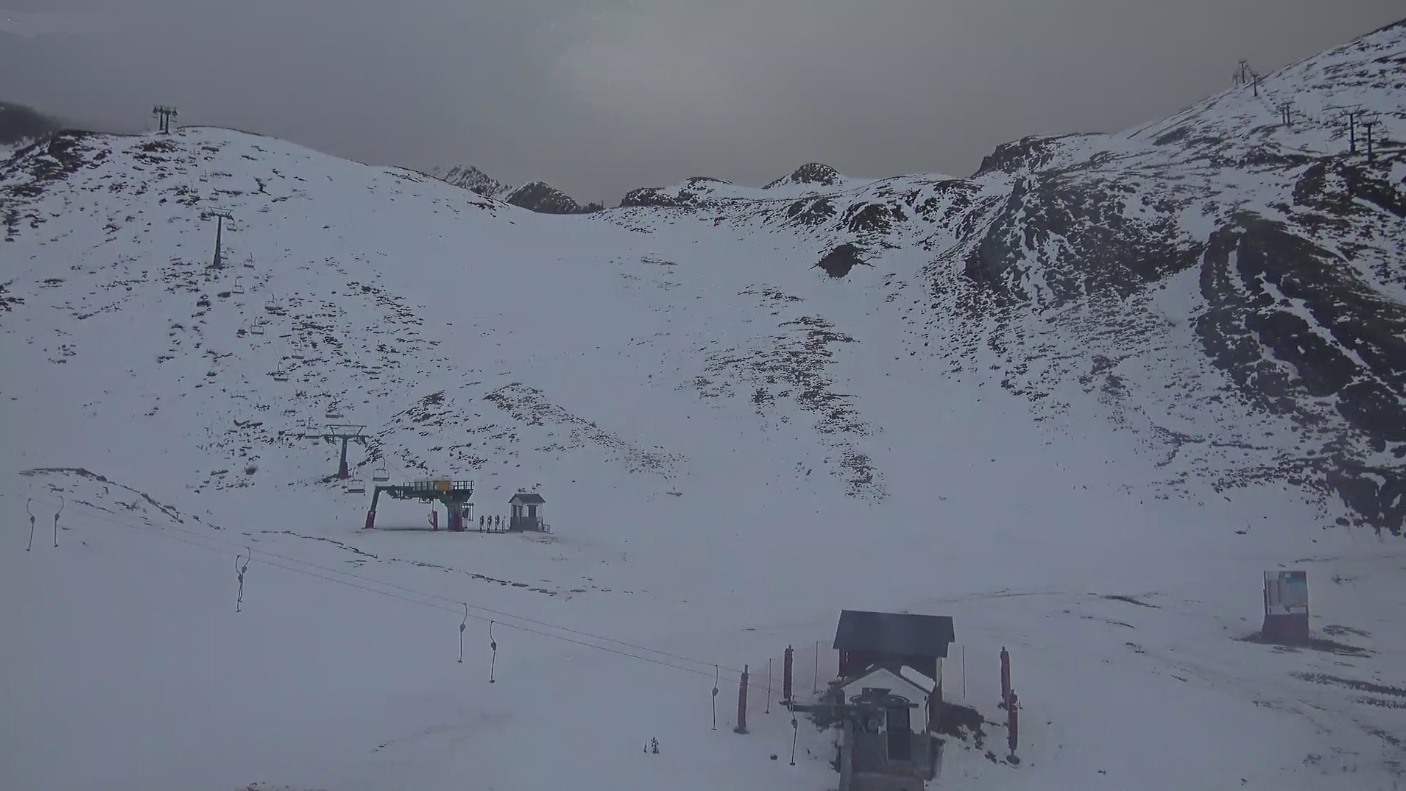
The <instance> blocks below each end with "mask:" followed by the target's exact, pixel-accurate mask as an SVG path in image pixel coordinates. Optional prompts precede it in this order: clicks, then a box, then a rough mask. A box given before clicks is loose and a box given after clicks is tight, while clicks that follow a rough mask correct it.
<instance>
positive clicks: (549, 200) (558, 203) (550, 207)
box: [429, 165, 603, 214]
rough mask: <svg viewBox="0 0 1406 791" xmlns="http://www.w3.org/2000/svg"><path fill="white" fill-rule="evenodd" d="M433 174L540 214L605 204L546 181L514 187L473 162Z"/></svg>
mask: <svg viewBox="0 0 1406 791" xmlns="http://www.w3.org/2000/svg"><path fill="white" fill-rule="evenodd" d="M429 175H431V176H434V177H435V178H437V179H439V180H441V181H443V182H445V183H447V184H453V185H454V186H456V187H462V188H463V189H466V190H469V191H471V192H475V193H478V194H479V195H482V196H484V197H485V198H496V199H498V200H501V201H503V202H504V203H511V204H512V205H514V206H517V207H519V208H523V209H527V210H528V211H534V212H537V213H538V214H585V213H588V212H593V211H599V210H600V209H601V208H603V207H602V206H601V205H600V204H597V203H592V204H587V205H585V206H582V205H581V204H579V203H577V202H576V201H575V200H574V199H573V198H572V197H571V196H570V195H567V194H566V193H565V192H562V191H561V190H559V189H557V188H556V187H553V186H552V185H550V184H548V183H546V182H543V181H530V182H528V183H526V184H524V185H522V186H521V187H510V186H508V185H506V184H504V183H502V182H501V181H498V180H497V179H495V178H493V177H492V176H490V175H488V174H487V173H484V172H483V171H482V170H479V169H478V168H476V167H474V166H473V165H455V166H453V167H442V168H434V169H432V170H430V172H429Z"/></svg>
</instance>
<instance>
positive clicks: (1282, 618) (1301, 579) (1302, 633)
mask: <svg viewBox="0 0 1406 791" xmlns="http://www.w3.org/2000/svg"><path fill="white" fill-rule="evenodd" d="M1261 636H1262V637H1263V638H1264V639H1265V640H1266V641H1267V642H1271V643H1305V642H1308V639H1309V637H1308V572H1306V571H1266V572H1265V573H1264V627H1263V629H1262V630H1261Z"/></svg>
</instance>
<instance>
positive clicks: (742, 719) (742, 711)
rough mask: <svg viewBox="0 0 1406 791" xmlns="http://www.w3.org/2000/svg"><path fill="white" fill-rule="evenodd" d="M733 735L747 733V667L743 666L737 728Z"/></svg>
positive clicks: (738, 687) (739, 690)
mask: <svg viewBox="0 0 1406 791" xmlns="http://www.w3.org/2000/svg"><path fill="white" fill-rule="evenodd" d="M732 732H733V733H746V732H747V666H746V665H743V666H742V683H741V684H739V685H738V686H737V727H736V728H733V729H732Z"/></svg>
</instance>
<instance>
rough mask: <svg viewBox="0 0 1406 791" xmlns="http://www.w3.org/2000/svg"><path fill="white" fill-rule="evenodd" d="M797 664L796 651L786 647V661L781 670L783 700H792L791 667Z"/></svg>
mask: <svg viewBox="0 0 1406 791" xmlns="http://www.w3.org/2000/svg"><path fill="white" fill-rule="evenodd" d="M794 662H795V651H794V650H793V649H792V648H791V646H789V645H788V646H786V660H785V664H784V665H783V666H782V668H781V699H782V700H790V699H791V666H792V665H793V664H794Z"/></svg>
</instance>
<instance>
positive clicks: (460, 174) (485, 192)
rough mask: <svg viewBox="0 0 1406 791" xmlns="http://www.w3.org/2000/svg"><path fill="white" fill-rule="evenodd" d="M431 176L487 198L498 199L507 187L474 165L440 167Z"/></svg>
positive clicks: (432, 171) (431, 172)
mask: <svg viewBox="0 0 1406 791" xmlns="http://www.w3.org/2000/svg"><path fill="white" fill-rule="evenodd" d="M430 175H431V176H434V177H435V178H437V179H439V180H440V181H443V182H445V183H448V184H453V185H454V186H456V187H460V188H463V189H466V190H469V191H470V192H476V193H478V194H479V195H482V196H483V197H485V198H497V197H500V196H501V195H502V194H503V191H504V190H506V189H507V186H506V185H504V184H503V182H501V181H499V180H498V179H495V178H493V177H492V176H490V175H488V174H487V173H484V172H483V171H482V170H479V169H478V168H476V167H474V166H473V165H452V166H449V167H438V168H434V169H432V170H431V171H430Z"/></svg>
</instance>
